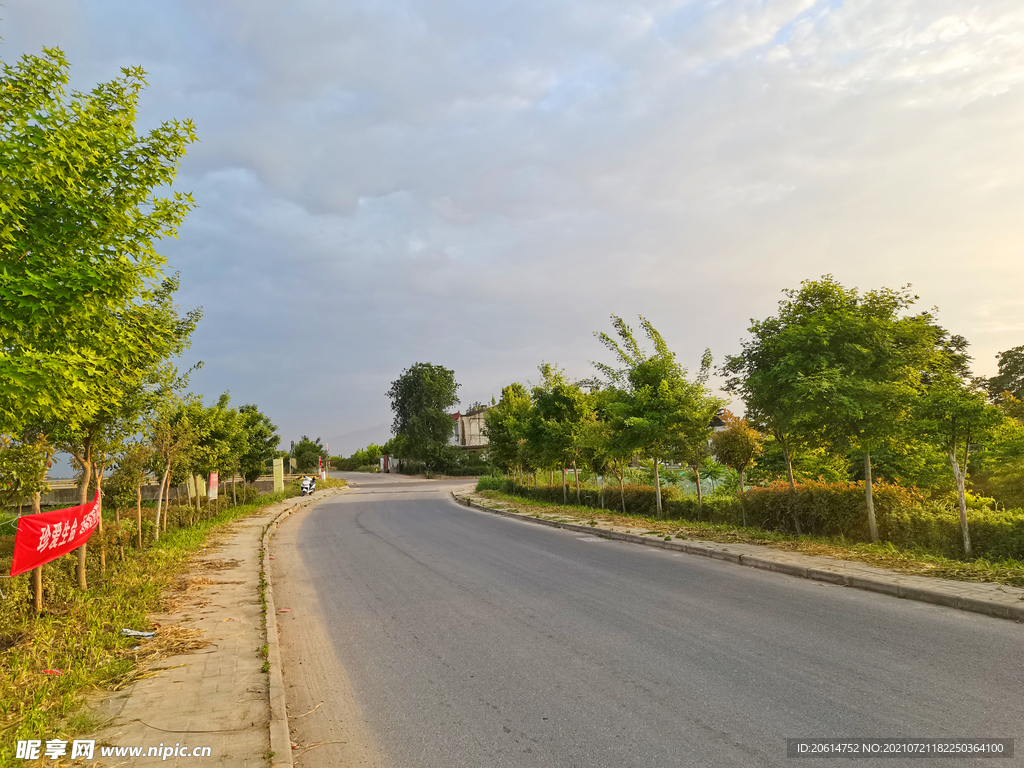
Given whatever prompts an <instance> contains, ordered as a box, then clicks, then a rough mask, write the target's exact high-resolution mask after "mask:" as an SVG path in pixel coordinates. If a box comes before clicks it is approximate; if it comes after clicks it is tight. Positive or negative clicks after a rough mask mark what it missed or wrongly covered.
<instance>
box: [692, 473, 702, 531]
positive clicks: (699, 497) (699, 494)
mask: <svg viewBox="0 0 1024 768" xmlns="http://www.w3.org/2000/svg"><path fill="white" fill-rule="evenodd" d="M693 476H694V478H695V479H696V481H697V517H698V518H699V519H701V520H703V519H704V489H703V488H701V487H700V467H694V468H693Z"/></svg>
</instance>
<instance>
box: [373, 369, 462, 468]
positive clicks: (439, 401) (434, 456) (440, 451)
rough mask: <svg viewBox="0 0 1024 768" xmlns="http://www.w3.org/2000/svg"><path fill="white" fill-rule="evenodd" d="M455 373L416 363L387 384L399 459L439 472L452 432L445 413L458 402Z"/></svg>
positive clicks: (451, 425)
mask: <svg viewBox="0 0 1024 768" xmlns="http://www.w3.org/2000/svg"><path fill="white" fill-rule="evenodd" d="M458 389H459V385H458V384H457V383H456V381H455V373H454V372H453V371H451V370H449V369H448V368H445V367H443V366H440V365H434V364H432V363H416V364H415V365H413V366H412V367H410V368H408V369H406V370H405V371H403V372H402V375H401V376H399V377H398V378H397V379H395V381H393V382H392V384H391V389H389V390H388V392H387V395H388V397H389V398H391V410H392V411H393V412H394V414H395V418H394V421H393V422H392V424H391V432H392V433H393V434H394V435H395V436H396V437H401V438H402V439H401V441H400V442H399V444H398V445H397V446H396V447H400V448H401V451H402V453H401V454H399V455H400V456H401V457H402V458H408V459H417V460H419V461H423V462H425V463H426V465H427V470H428V471H431V470H433V469H436V468H439V466H440V465H441V464H442V463H443V461H444V458H445V449H446V448H447V446H448V442H449V440H450V439H451V436H452V432H453V430H454V422H453V421H452V417H451V416H450V415H449V414H448V411H449V410H450V409H451V408H453V407H455V405H456V404H457V403H458V402H459V398H458Z"/></svg>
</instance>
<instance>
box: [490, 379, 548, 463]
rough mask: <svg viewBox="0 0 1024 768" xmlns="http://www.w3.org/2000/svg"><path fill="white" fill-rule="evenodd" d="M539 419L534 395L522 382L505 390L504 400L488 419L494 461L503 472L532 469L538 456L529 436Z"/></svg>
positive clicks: (502, 395)
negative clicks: (534, 452) (531, 424)
mask: <svg viewBox="0 0 1024 768" xmlns="http://www.w3.org/2000/svg"><path fill="white" fill-rule="evenodd" d="M535 417H536V414H535V413H534V406H533V402H532V401H531V400H530V395H529V394H528V393H527V391H526V387H524V386H523V385H522V384H520V383H519V382H516V383H514V384H509V385H508V386H507V387H502V390H501V400H499V401H498V403H497V404H496V405H495V406H494V407H492V408H490V409H489V410H488V411H487V413H486V415H485V416H484V434H485V435H486V436H487V452H488V455H489V456H490V459H491V461H492V462H493V463H494V464H495V466H497V467H499V468H500V469H505V470H508V469H512V468H513V467H519V468H523V469H531V468H532V467H534V466H536V457H535V456H534V455H533V452H532V451H531V450H530V448H531V445H530V443H529V441H528V439H527V433H528V431H529V428H530V423H531V421H532V420H533V419H534V418H535Z"/></svg>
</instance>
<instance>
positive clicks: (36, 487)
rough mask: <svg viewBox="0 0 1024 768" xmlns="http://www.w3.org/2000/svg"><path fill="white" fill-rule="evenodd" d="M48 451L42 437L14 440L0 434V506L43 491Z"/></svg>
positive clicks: (14, 503) (7, 505) (50, 452)
mask: <svg viewBox="0 0 1024 768" xmlns="http://www.w3.org/2000/svg"><path fill="white" fill-rule="evenodd" d="M51 457H52V451H51V450H50V447H49V445H48V443H47V441H46V440H45V439H42V438H40V439H37V440H34V441H31V442H26V441H15V440H13V439H12V438H10V437H8V436H6V435H0V506H4V507H13V506H17V505H19V504H22V503H24V502H26V501H28V500H29V499H30V498H32V495H33V494H34V493H44V492H45V491H46V490H47V489H48V486H47V484H46V482H45V481H44V480H43V478H45V477H46V470H47V465H48V464H49V462H50V459H51Z"/></svg>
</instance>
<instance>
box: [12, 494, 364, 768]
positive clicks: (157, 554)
mask: <svg viewBox="0 0 1024 768" xmlns="http://www.w3.org/2000/svg"><path fill="white" fill-rule="evenodd" d="M343 482H344V481H342V483H343ZM332 487H333V486H332ZM297 495H298V484H297V483H293V484H291V485H289V486H288V487H287V488H286V489H285V490H284V491H283V492H277V493H269V494H265V495H263V496H261V497H260V498H259V499H257V500H255V501H254V502H252V503H249V504H244V505H239V506H236V507H229V508H226V509H223V510H222V511H220V512H219V513H218V514H216V515H213V516H212V517H210V518H209V519H201V520H199V521H197V522H196V523H195V524H194V525H192V526H189V527H182V528H176V529H171V530H168V531H167V532H165V533H163V534H162V535H161V538H160V541H159V542H157V543H156V544H153V545H150V546H149V547H148V548H145V549H143V550H141V551H139V550H136V549H134V547H127V546H126V547H125V549H124V552H125V559H124V561H123V562H122V561H121V560H120V556H119V552H118V550H117V547H116V546H115V545H111V544H110V543H108V545H107V569H106V573H105V574H104V575H102V576H100V574H99V573H98V566H97V554H96V552H95V551H94V550H96V549H98V547H95V546H92V547H90V548H89V561H90V562H89V575H90V588H89V590H88V591H87V592H84V593H83V592H80V591H79V590H78V589H77V588H76V587H75V584H76V581H75V577H74V572H75V554H74V553H69V554H68V555H64V556H63V557H60V558H58V559H57V560H54V561H52V562H50V563H47V564H46V565H45V566H44V568H43V573H44V575H43V578H44V585H45V586H44V589H45V590H46V591H45V598H46V603H45V610H44V612H43V613H42V614H41V615H38V616H37V615H36V614H35V613H34V612H32V610H31V608H30V598H31V587H30V578H31V574H30V573H26V574H22V575H20V576H17V577H15V578H13V579H3V580H0V591H2V592H3V599H2V600H0V743H2V745H3V747H2V748H0V766H2V767H3V768H7V766H14V765H20V764H21V763H22V762H23V761H17V760H16V759H15V757H14V754H15V753H14V746H15V744H16V743H17V741H18V740H21V739H42V740H46V739H53V738H63V739H66V738H68V737H73V736H75V735H78V734H82V733H85V732H88V731H90V730H95V729H96V727H98V725H99V724H98V723H96V722H94V721H93V720H92V718H91V717H90V714H89V713H88V711H87V710H85V709H84V708H83V707H82V706H81V704H82V700H83V696H84V695H86V694H88V693H90V692H95V691H113V690H118V689H120V688H123V687H124V686H126V685H127V684H128V683H130V682H132V681H133V680H135V679H138V678H140V677H144V676H145V675H147V674H149V673H151V672H152V671H153V665H154V664H155V663H157V662H158V661H159V660H160V659H162V658H166V657H167V656H170V655H173V654H176V653H183V652H187V651H190V650H194V649H196V648H200V647H203V646H204V645H206V644H207V643H205V641H203V640H202V638H201V633H200V632H198V631H195V630H186V629H183V628H180V627H161V626H154V625H153V624H152V622H151V620H150V618H149V614H151V613H154V612H157V611H160V610H161V609H167V608H169V607H171V606H172V604H173V597H174V591H173V590H169V589H168V588H170V587H172V586H177V587H178V590H179V592H178V594H180V590H185V591H187V590H188V589H189V588H190V585H191V584H192V583H203V581H204V580H203V579H202V578H198V579H192V580H189V579H187V578H184V577H185V576H186V574H188V572H189V571H190V570H191V568H192V566H191V563H190V560H191V557H192V556H193V555H194V554H195V553H197V552H198V551H199V550H201V549H202V548H204V547H205V546H207V543H208V542H213V541H214V540H215V539H216V537H218V536H222V535H225V534H227V533H229V532H230V526H231V524H232V523H233V522H234V521H236V520H238V519H240V518H243V517H246V516H248V515H251V514H253V513H254V512H257V511H259V510H261V509H264V508H265V507H267V506H270V505H272V504H275V503H277V502H279V501H283V500H284V499H286V498H291V497H293V496H297ZM104 518H106V514H105V515H104ZM8 538H10V537H8ZM5 550H7V551H9V548H8V547H5ZM214 567H215V566H214ZM9 568H10V557H9V555H8V556H3V554H2V553H0V569H2V570H4V571H7V570H9ZM254 586H255V585H254ZM165 591H166V594H165ZM122 628H127V629H134V630H140V631H155V632H156V635H155V637H153V638H152V639H145V640H141V641H140V640H139V639H138V638H132V637H126V636H124V635H123V634H122V633H121V630H122Z"/></svg>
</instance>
